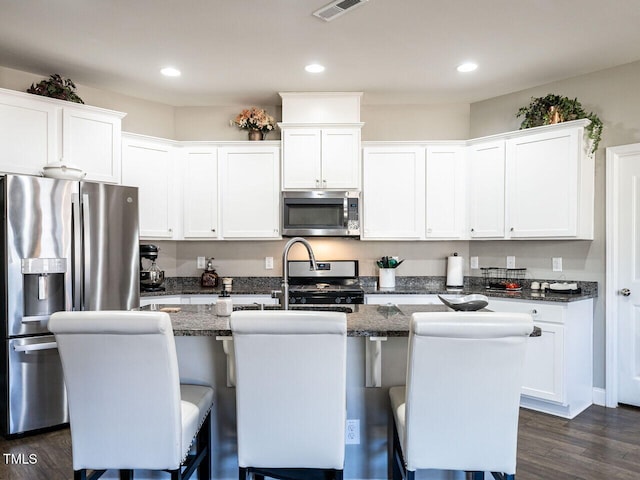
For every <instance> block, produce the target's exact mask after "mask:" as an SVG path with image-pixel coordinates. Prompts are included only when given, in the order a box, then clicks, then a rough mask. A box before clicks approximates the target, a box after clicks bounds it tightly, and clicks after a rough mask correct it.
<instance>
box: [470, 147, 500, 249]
mask: <svg viewBox="0 0 640 480" xmlns="http://www.w3.org/2000/svg"><path fill="white" fill-rule="evenodd" d="M504 152H505V149H504V140H497V141H488V142H480V143H476V144H472V145H471V146H470V147H468V150H467V192H468V197H469V198H468V205H469V209H468V211H469V225H468V229H469V236H470V238H472V239H473V238H504V233H505V232H504V214H505V211H504V188H505V155H504Z"/></svg>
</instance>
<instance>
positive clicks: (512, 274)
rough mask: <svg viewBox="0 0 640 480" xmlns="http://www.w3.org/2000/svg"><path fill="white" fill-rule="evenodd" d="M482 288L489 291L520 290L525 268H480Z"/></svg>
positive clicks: (525, 271)
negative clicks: (482, 280) (482, 281)
mask: <svg viewBox="0 0 640 480" xmlns="http://www.w3.org/2000/svg"><path fill="white" fill-rule="evenodd" d="M480 270H482V278H483V279H484V287H485V288H487V289H491V290H521V289H522V280H524V276H525V274H526V273H527V269H526V268H500V267H482V268H481V269H480Z"/></svg>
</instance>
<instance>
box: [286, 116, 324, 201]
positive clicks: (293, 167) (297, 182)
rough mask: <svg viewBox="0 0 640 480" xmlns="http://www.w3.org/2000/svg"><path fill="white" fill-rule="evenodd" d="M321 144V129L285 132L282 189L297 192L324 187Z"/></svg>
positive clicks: (288, 130) (287, 130)
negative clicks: (297, 190)
mask: <svg viewBox="0 0 640 480" xmlns="http://www.w3.org/2000/svg"><path fill="white" fill-rule="evenodd" d="M321 142H322V133H321V130H320V129H319V128H300V129H298V128H295V129H286V130H283V132H282V188H284V189H293V190H295V189H310V188H320V187H321V186H322V169H321V147H320V145H321Z"/></svg>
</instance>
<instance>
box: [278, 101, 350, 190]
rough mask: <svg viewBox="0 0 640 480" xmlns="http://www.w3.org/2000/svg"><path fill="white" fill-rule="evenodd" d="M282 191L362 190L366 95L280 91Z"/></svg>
mask: <svg viewBox="0 0 640 480" xmlns="http://www.w3.org/2000/svg"><path fill="white" fill-rule="evenodd" d="M280 96H281V97H282V123H280V124H279V126H280V129H281V130H282V189H283V190H314V189H333V190H359V189H360V163H361V158H360V130H361V128H362V125H363V124H362V123H360V99H361V97H362V92H281V93H280Z"/></svg>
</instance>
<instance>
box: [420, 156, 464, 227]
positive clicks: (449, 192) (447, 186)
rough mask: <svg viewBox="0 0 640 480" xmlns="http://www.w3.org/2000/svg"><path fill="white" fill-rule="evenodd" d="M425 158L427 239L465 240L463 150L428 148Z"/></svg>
mask: <svg viewBox="0 0 640 480" xmlns="http://www.w3.org/2000/svg"><path fill="white" fill-rule="evenodd" d="M426 154H427V157H426V188H425V195H426V238H428V239H462V238H464V237H465V235H466V232H465V218H466V209H467V205H466V202H465V199H466V185H465V166H464V148H463V147H462V146H454V145H434V146H427V148H426Z"/></svg>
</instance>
